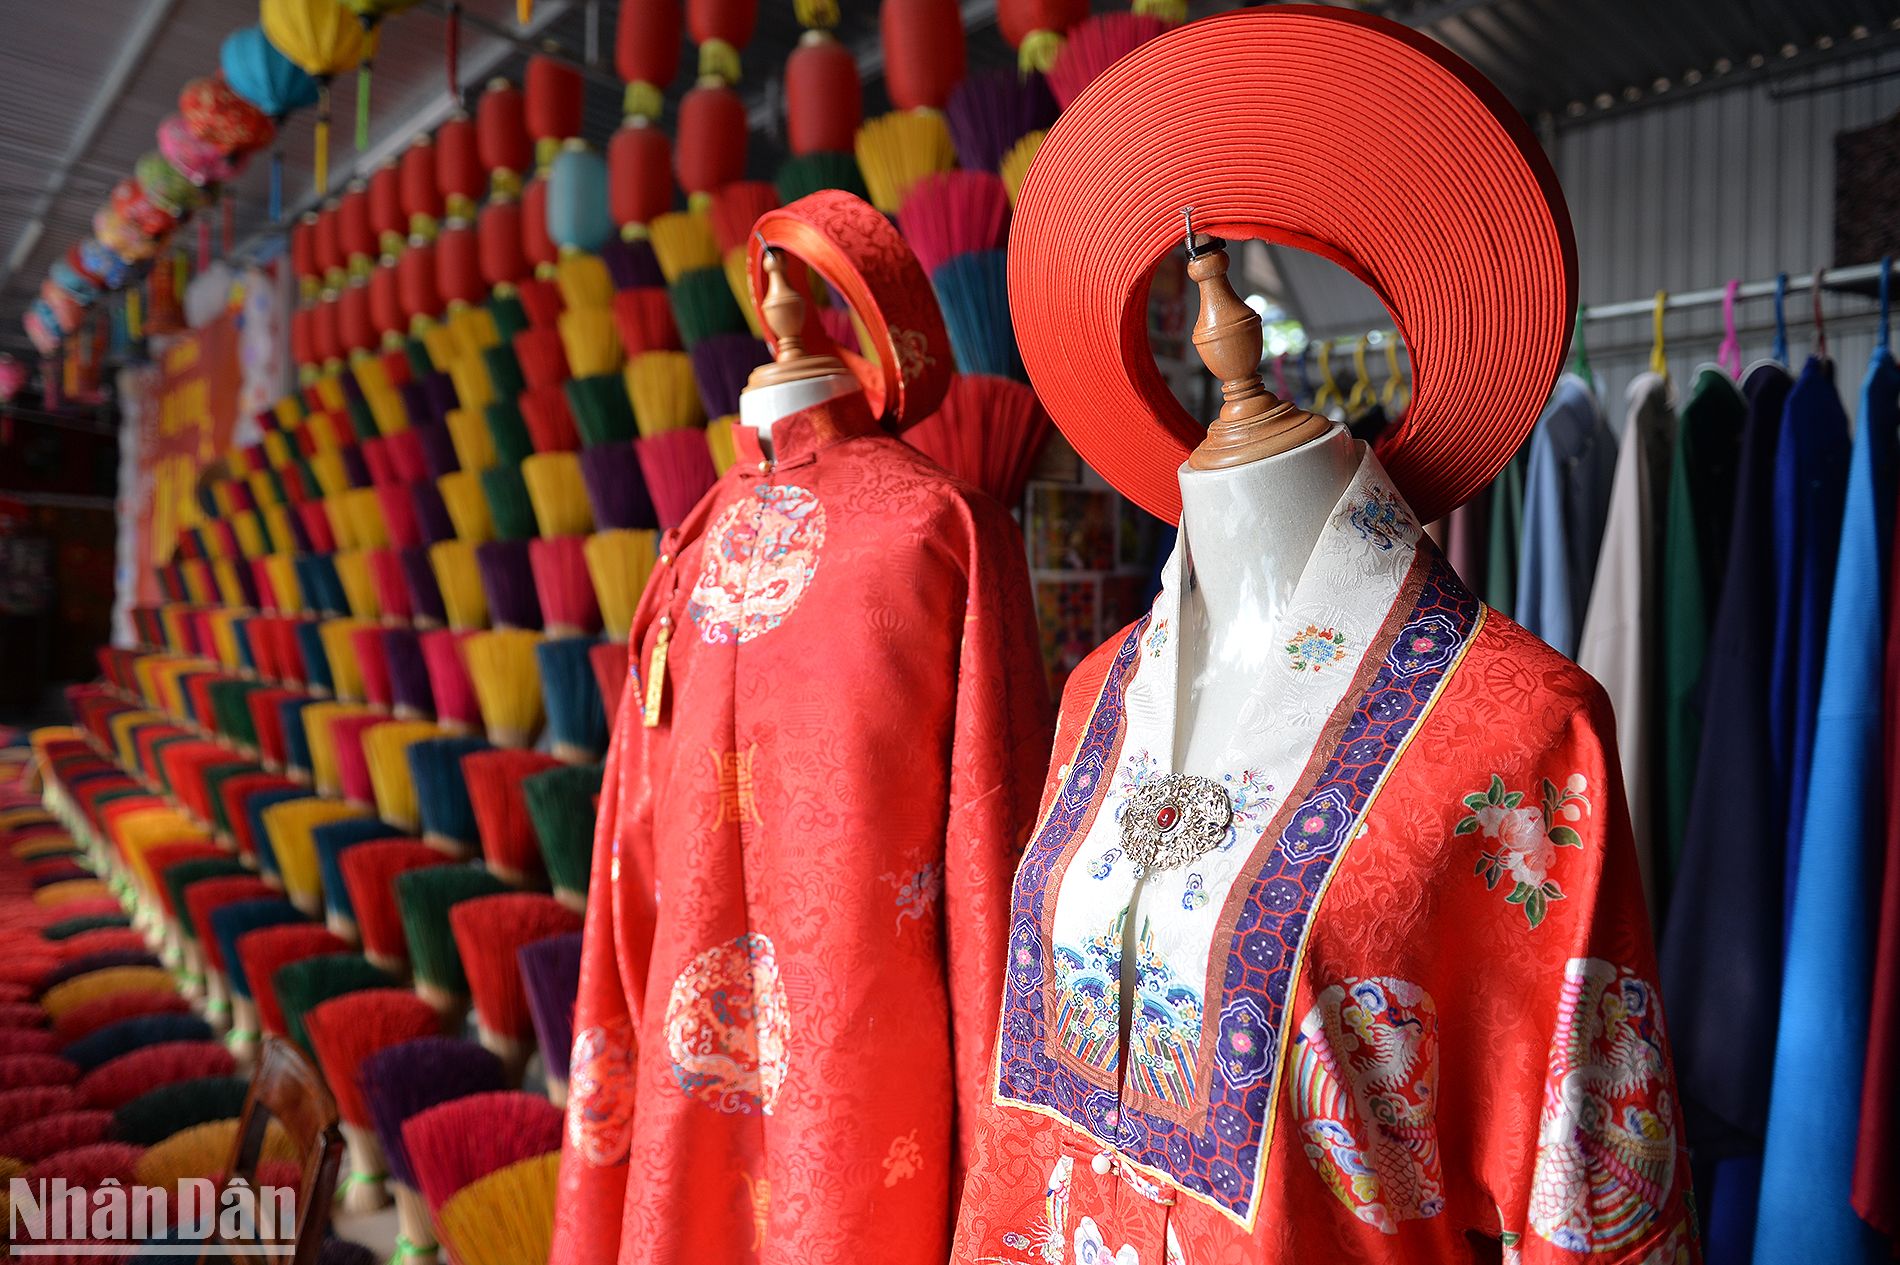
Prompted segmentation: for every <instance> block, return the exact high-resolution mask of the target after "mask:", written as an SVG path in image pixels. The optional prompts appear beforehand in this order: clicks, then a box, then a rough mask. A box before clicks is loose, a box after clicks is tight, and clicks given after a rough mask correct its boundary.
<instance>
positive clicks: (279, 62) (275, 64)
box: [218, 26, 319, 120]
mask: <svg viewBox="0 0 1900 1265" xmlns="http://www.w3.org/2000/svg"><path fill="white" fill-rule="evenodd" d="M218 64H219V66H220V67H221V68H222V69H223V71H224V80H225V82H226V83H227V84H229V85H230V86H231V90H232V91H233V92H235V93H237V94H238V95H239V96H240V97H242V98H244V99H245V100H246V101H249V102H250V103H251V104H252V105H254V106H256V107H257V108H258V109H259V110H262V111H263V112H264V113H265V114H266V115H268V116H269V117H271V118H273V119H278V120H281V119H283V118H284V117H285V116H286V115H288V114H290V112H291V111H293V110H302V109H306V108H308V107H310V106H313V105H315V104H317V99H318V95H319V94H318V90H317V81H316V80H315V79H312V78H311V77H310V76H309V74H308V73H306V72H305V71H304V69H303V68H302V67H301V66H299V65H297V63H295V62H293V61H291V60H290V58H288V57H286V56H284V55H283V54H282V53H280V52H278V51H277V49H276V48H275V47H273V46H272V44H271V42H270V38H269V37H268V36H266V35H265V34H264V28H263V27H261V26H247V27H245V28H243V29H242V30H239V31H234V32H232V33H231V34H230V35H229V36H227V37H226V38H225V41H224V45H223V47H222V48H220V49H219V50H218Z"/></svg>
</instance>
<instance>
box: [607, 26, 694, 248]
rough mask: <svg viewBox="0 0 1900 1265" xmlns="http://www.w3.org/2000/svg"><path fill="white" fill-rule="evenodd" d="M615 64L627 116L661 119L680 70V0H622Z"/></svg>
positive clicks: (615, 34)
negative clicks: (622, 85) (669, 89)
mask: <svg viewBox="0 0 1900 1265" xmlns="http://www.w3.org/2000/svg"><path fill="white" fill-rule="evenodd" d="M614 68H615V69H617V70H618V71H619V72H620V77H621V78H622V79H624V80H626V81H627V92H626V97H625V98H624V100H623V101H622V102H621V109H622V111H623V112H624V113H625V114H626V115H627V117H629V118H639V119H648V120H654V119H658V118H659V117H660V107H661V104H662V97H663V95H664V93H665V92H666V87H667V85H668V84H670V83H672V82H673V80H674V78H675V77H676V76H677V75H678V74H679V70H680V6H679V0H621V4H620V25H619V26H618V28H616V30H615V32H614ZM622 223H625V221H624V220H623V221H622Z"/></svg>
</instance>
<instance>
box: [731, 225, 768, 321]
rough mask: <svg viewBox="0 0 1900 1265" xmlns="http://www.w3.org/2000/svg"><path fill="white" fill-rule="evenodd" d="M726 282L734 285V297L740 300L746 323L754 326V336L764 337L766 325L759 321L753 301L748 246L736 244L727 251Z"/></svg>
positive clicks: (740, 309)
mask: <svg viewBox="0 0 1900 1265" xmlns="http://www.w3.org/2000/svg"><path fill="white" fill-rule="evenodd" d="M725 267H726V284H727V285H728V286H730V287H732V297H733V298H734V299H735V300H737V301H738V304H739V311H741V312H743V313H744V314H745V323H746V324H747V325H749V326H751V328H752V337H754V338H764V337H765V327H764V326H763V325H761V324H760V323H759V308H758V305H757V304H756V303H754V302H753V301H752V282H751V280H750V278H749V276H748V272H747V267H746V248H745V247H744V246H734V247H733V248H732V249H731V250H729V251H727V252H726V258H725Z"/></svg>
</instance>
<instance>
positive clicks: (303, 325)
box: [290, 307, 316, 366]
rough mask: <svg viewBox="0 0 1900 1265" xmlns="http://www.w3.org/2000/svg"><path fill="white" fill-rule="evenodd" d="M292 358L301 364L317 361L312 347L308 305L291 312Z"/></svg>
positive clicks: (293, 361) (297, 363) (294, 361)
mask: <svg viewBox="0 0 1900 1265" xmlns="http://www.w3.org/2000/svg"><path fill="white" fill-rule="evenodd" d="M290 359H291V362H292V363H294V364H296V365H299V366H302V365H309V364H315V363H316V360H315V358H314V356H313V355H312V352H311V348H310V309H309V308H307V307H300V308H298V309H297V310H296V311H294V312H292V313H291V314H290Z"/></svg>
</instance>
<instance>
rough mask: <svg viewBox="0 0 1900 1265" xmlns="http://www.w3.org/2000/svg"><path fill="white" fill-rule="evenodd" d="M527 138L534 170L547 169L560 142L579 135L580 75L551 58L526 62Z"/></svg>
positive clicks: (532, 58)
mask: <svg viewBox="0 0 1900 1265" xmlns="http://www.w3.org/2000/svg"><path fill="white" fill-rule="evenodd" d="M527 78H528V93H527V115H528V135H530V136H532V137H534V159H535V164H536V166H539V167H546V166H547V165H548V164H549V163H551V162H553V161H554V156H555V154H557V153H559V152H560V149H561V142H562V141H564V140H566V139H567V138H568V137H570V136H579V135H580V134H581V74H580V71H578V70H575V69H574V68H573V67H572V66H568V65H565V64H563V63H561V62H558V61H555V60H554V59H553V58H552V57H531V58H529V59H528V76H527Z"/></svg>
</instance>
